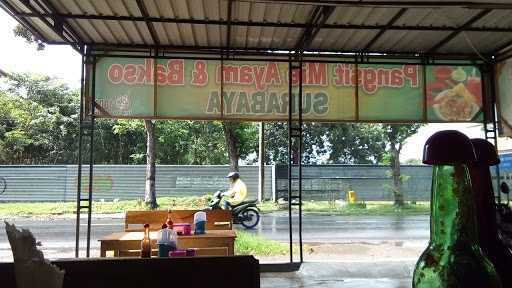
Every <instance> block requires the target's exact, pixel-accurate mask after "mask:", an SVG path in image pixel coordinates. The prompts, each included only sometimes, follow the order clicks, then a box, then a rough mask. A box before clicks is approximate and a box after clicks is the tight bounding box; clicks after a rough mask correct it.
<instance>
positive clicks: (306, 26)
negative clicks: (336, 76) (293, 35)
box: [0, 0, 512, 59]
mask: <svg viewBox="0 0 512 288" xmlns="http://www.w3.org/2000/svg"><path fill="white" fill-rule="evenodd" d="M20 1H21V0H20ZM133 1H135V2H136V4H137V7H138V8H139V11H140V12H141V15H140V16H134V15H108V14H73V13H61V12H59V11H58V10H57V9H55V7H53V5H52V3H51V2H50V1H49V0H25V1H21V2H22V3H23V5H25V6H26V7H27V8H28V9H29V12H26V11H23V10H19V9H16V7H14V6H12V5H11V4H10V3H9V2H8V0H0V3H2V4H3V5H1V7H2V8H4V10H6V11H8V12H9V13H10V14H11V15H12V16H13V17H16V18H17V19H18V20H19V21H20V22H22V24H24V25H25V26H27V27H28V28H29V29H30V31H32V32H34V31H36V29H35V27H30V26H31V24H30V23H29V21H28V20H29V19H31V18H37V19H39V20H41V21H43V22H44V23H45V24H46V25H47V26H48V27H49V28H51V29H52V31H54V32H55V33H57V35H59V36H60V37H61V38H62V41H55V42H51V43H52V44H69V45H72V46H73V47H75V49H77V50H78V49H79V46H81V45H88V46H97V45H104V46H110V47H112V48H123V47H126V48H132V49H133V48H136V47H142V48H148V47H150V46H152V48H153V47H157V48H158V49H159V50H162V49H187V47H186V46H178V47H172V46H162V45H161V43H160V40H159V39H158V36H157V33H156V31H155V27H154V23H175V24H191V25H219V26H225V27H228V31H230V30H231V29H230V27H232V26H243V27H284V28H296V29H303V31H304V32H307V31H316V32H315V33H312V34H311V37H310V39H306V38H303V39H301V40H300V41H299V43H300V45H303V46H305V47H307V46H308V44H309V43H308V41H313V39H314V38H315V35H316V33H318V31H320V29H342V30H343V29H350V30H361V29H362V30H378V33H377V34H376V35H375V36H374V37H373V38H372V39H371V40H370V41H369V42H368V43H367V44H366V45H365V47H364V49H362V51H346V52H352V53H360V52H374V53H379V52H381V51H372V50H370V49H371V47H372V46H373V45H374V44H375V43H376V42H377V41H378V40H379V39H380V38H381V37H382V36H383V35H384V34H385V33H386V32H388V31H446V32H451V33H450V34H449V35H448V36H446V37H445V38H444V39H442V41H439V42H438V43H436V44H434V45H433V46H432V47H431V48H430V49H428V50H427V53H425V52H423V51H422V52H419V51H411V53H421V54H433V55H443V54H442V53H437V50H438V49H439V48H441V47H442V46H444V45H446V43H449V42H450V41H452V40H453V39H454V38H455V37H456V36H457V35H459V34H460V33H462V32H466V31H468V32H488V33H489V32H494V33H504V32H505V33H512V28H510V27H481V26H480V27H474V26H473V25H474V24H475V23H477V22H478V20H480V19H482V18H483V17H485V16H487V15H488V14H489V13H490V12H492V11H495V10H512V4H511V3H499V2H496V3H494V2H488V3H484V2H471V1H466V2H457V1H400V2H397V1H364V2H360V1H338V0H319V1H312V0H278V1H270V0H251V1H248V0H227V1H228V17H227V18H228V19H222V18H220V19H194V18H188V19H185V18H176V17H175V18H166V17H151V16H150V15H149V14H148V11H147V8H146V6H145V4H144V0H133ZM41 2H44V5H42V4H41ZM236 2H250V3H258V2H260V3H273V2H274V3H275V2H278V3H281V4H288V5H306V6H310V7H314V9H313V11H314V13H312V15H311V16H312V17H311V18H310V20H309V21H307V22H305V23H297V22H281V21H277V22H272V21H250V20H248V21H241V20H235V19H231V18H232V17H231V10H232V6H233V4H234V3H236ZM32 3H34V4H37V5H38V6H39V7H40V8H41V9H39V10H38V9H35V7H34V6H33V5H32ZM219 3H220V2H219ZM336 7H366V8H400V10H399V11H398V12H397V13H396V14H395V15H394V16H393V17H392V18H391V19H390V20H389V21H388V22H387V23H385V24H374V25H371V24H370V25H368V24H366V25H363V24H361V25H358V24H338V23H335V22H334V23H327V20H328V18H329V15H330V14H331V13H332V12H333V11H334V9H335V8H336ZM440 7H441V8H465V9H473V10H476V11H478V10H480V11H479V12H478V13H477V14H476V15H474V16H473V17H471V18H470V19H469V20H468V21H466V22H465V23H464V24H462V25H455V26H453V25H452V26H429V25H395V23H396V22H397V20H398V19H399V18H400V17H401V16H402V15H404V14H405V13H406V12H407V11H408V9H435V8H440ZM316 17H323V19H322V21H318V19H317V18H316ZM71 19H74V20H78V19H83V20H98V21H100V20H101V21H130V22H145V23H146V25H147V28H148V30H149V32H150V34H151V38H152V39H153V43H154V45H147V44H142V45H132V44H119V43H99V42H92V43H84V41H83V39H80V35H79V34H78V33H77V32H76V31H75V30H74V29H73V26H71V25H70V24H69V23H68V22H67V21H68V20H71ZM50 20H51V21H52V22H50ZM35 34H36V35H37V31H36V33H35ZM228 34H229V32H228ZM307 34H308V33H303V36H307ZM39 36H42V35H39ZM228 36H229V35H228ZM40 38H41V39H43V38H42V37H40ZM226 42H227V43H226V45H224V46H222V47H212V46H206V47H200V46H194V47H188V48H191V49H194V50H196V51H198V50H204V49H209V50H210V49H214V50H217V53H221V54H222V53H224V50H226V49H227V50H228V51H229V50H231V49H232V48H233V47H230V43H229V42H230V37H229V38H227V41H226ZM299 43H297V44H299ZM511 46H512V39H510V41H507V42H506V43H505V44H504V45H502V46H501V47H497V48H496V49H495V50H494V51H493V52H492V53H490V54H491V55H484V56H485V57H488V58H489V59H490V58H491V56H500V55H501V54H500V52H501V51H502V50H504V49H506V48H509V47H511ZM237 48H238V49H240V50H245V51H248V50H251V51H256V50H259V51H265V50H267V49H266V48H267V47H265V48H261V47H258V48H256V47H254V48H251V47H237ZM308 48H309V47H308ZM275 49H276V50H277V49H282V48H281V47H276V48H275ZM293 50H295V51H313V52H339V50H337V49H333V50H331V51H328V50H319V49H301V48H300V47H299V46H296V47H295V48H294V49H293ZM267 51H268V50H267ZM477 54H478V53H474V54H471V56H472V57H479V56H478V55H477ZM501 56H503V55H501Z"/></svg>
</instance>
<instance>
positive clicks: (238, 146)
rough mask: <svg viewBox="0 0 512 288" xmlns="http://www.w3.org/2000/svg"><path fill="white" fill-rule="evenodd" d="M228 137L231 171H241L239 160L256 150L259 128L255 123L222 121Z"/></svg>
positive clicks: (225, 134)
mask: <svg viewBox="0 0 512 288" xmlns="http://www.w3.org/2000/svg"><path fill="white" fill-rule="evenodd" d="M222 129H223V131H224V137H225V139H226V148H227V151H228V158H229V169H230V171H237V172H238V171H239V167H238V161H239V160H240V158H241V157H243V156H247V155H248V154H250V153H251V152H256V149H257V145H258V130H257V127H256V125H255V124H254V123H241V122H235V121H232V122H228V121H225V122H222Z"/></svg>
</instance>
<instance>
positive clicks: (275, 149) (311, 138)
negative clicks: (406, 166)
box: [265, 122, 386, 164]
mask: <svg viewBox="0 0 512 288" xmlns="http://www.w3.org/2000/svg"><path fill="white" fill-rule="evenodd" d="M287 127H288V126H287V124H286V123H269V124H268V125H267V126H266V127H265V130H266V131H265V139H267V154H266V155H265V163H267V164H271V163H286V161H287V149H288V148H287V147H288V128H287ZM385 153H386V143H385V141H384V136H383V133H382V130H381V127H380V126H379V125H378V124H356V123H315V122H307V123H304V126H303V163H304V164H322V163H330V164H351V163H357V164H366V163H379V162H380V161H381V160H382V158H383V156H384V155H385Z"/></svg>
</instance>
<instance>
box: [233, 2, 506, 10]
mask: <svg viewBox="0 0 512 288" xmlns="http://www.w3.org/2000/svg"><path fill="white" fill-rule="evenodd" d="M236 1H238V2H251V3H254V2H260V3H276V2H277V3H282V4H298V5H314V6H316V5H323V6H338V7H340V6H344V7H372V8H439V7H453V8H468V9H499V10H503V9H505V10H510V9H512V3H501V2H484V1H480V2H477V1H410V0H409V1H407V0H404V1H364V0H362V1H361V0H360V1H354V0H348V1H347V0H345V1H342V0H236Z"/></svg>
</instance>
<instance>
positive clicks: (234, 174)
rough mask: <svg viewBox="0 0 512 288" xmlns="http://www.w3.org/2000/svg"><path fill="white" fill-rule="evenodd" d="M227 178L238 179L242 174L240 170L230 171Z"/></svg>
mask: <svg viewBox="0 0 512 288" xmlns="http://www.w3.org/2000/svg"><path fill="white" fill-rule="evenodd" d="M226 178H233V179H238V178H240V174H239V173H238V172H229V174H228V176H226Z"/></svg>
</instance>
